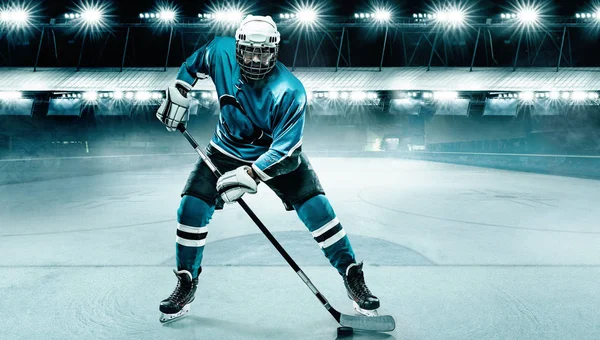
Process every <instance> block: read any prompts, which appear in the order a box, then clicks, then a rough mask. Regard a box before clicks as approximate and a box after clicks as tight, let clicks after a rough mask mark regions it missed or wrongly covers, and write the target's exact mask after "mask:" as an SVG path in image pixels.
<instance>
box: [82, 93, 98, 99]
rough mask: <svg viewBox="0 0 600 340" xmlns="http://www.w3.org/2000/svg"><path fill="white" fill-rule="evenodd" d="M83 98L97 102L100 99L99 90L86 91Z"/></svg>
mask: <svg viewBox="0 0 600 340" xmlns="http://www.w3.org/2000/svg"><path fill="white" fill-rule="evenodd" d="M83 99H85V100H87V101H88V102H95V101H96V100H97V99H98V92H93V91H92V92H86V93H84V94H83Z"/></svg>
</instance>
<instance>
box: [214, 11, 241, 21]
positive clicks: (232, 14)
mask: <svg viewBox="0 0 600 340" xmlns="http://www.w3.org/2000/svg"><path fill="white" fill-rule="evenodd" d="M243 16H244V14H243V13H242V11H240V10H238V9H230V10H219V11H216V12H215V13H214V18H215V19H216V20H217V21H220V22H237V21H241V20H242V17H243Z"/></svg>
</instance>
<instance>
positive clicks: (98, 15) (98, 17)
mask: <svg viewBox="0 0 600 340" xmlns="http://www.w3.org/2000/svg"><path fill="white" fill-rule="evenodd" d="M81 17H82V18H83V21H85V22H86V23H87V24H89V25H97V24H98V23H99V22H101V21H102V12H101V11H100V9H98V8H88V9H86V10H85V11H83V13H81Z"/></svg>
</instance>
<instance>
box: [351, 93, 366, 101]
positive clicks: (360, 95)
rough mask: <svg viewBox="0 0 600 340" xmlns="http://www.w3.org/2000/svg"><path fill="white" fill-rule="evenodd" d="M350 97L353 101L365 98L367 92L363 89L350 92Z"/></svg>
mask: <svg viewBox="0 0 600 340" xmlns="http://www.w3.org/2000/svg"><path fill="white" fill-rule="evenodd" d="M350 98H351V99H352V100H354V101H359V100H365V99H367V93H366V92H363V91H356V92H352V94H351V95H350Z"/></svg>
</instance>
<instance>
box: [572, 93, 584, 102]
mask: <svg viewBox="0 0 600 340" xmlns="http://www.w3.org/2000/svg"><path fill="white" fill-rule="evenodd" d="M571 98H572V99H573V101H576V102H580V101H584V100H586V99H587V98H588V94H587V93H585V92H581V91H577V92H573V95H572V96H571Z"/></svg>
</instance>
